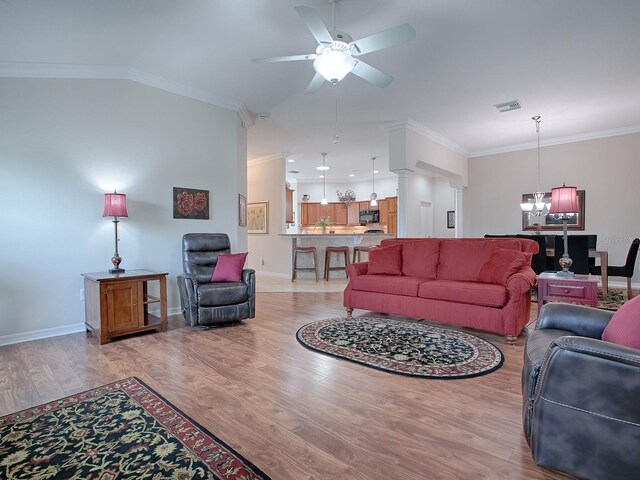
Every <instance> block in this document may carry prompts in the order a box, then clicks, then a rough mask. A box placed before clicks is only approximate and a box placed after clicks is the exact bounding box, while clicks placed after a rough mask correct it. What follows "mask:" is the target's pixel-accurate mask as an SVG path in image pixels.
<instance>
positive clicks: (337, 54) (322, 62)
mask: <svg viewBox="0 0 640 480" xmlns="http://www.w3.org/2000/svg"><path fill="white" fill-rule="evenodd" d="M355 65H356V59H355V58H353V57H352V56H351V55H350V54H349V53H348V52H345V51H343V50H329V51H326V52H324V53H322V54H320V55H318V57H317V58H316V59H315V60H314V61H313V68H314V69H315V71H316V72H318V73H319V74H320V75H322V76H323V77H324V78H325V79H326V80H328V81H329V82H334V83H335V82H339V81H340V80H342V79H343V78H344V77H345V75H346V74H347V73H349V72H350V71H351V70H353V67H354V66H355Z"/></svg>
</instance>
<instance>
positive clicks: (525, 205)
mask: <svg viewBox="0 0 640 480" xmlns="http://www.w3.org/2000/svg"><path fill="white" fill-rule="evenodd" d="M531 120H533V121H534V122H536V133H537V134H538V190H537V191H536V192H535V193H534V194H533V201H530V200H529V199H527V200H526V201H525V199H524V198H523V200H522V203H521V204H520V209H521V210H522V214H523V215H525V216H527V215H528V216H531V217H534V218H535V217H538V218H539V217H544V216H545V215H546V214H547V213H548V212H549V207H550V206H551V204H550V203H549V202H546V201H545V199H548V198H546V194H545V192H543V191H542V190H541V189H540V115H536V116H535V117H531ZM534 223H538V224H540V221H539V219H536V220H535V222H534Z"/></svg>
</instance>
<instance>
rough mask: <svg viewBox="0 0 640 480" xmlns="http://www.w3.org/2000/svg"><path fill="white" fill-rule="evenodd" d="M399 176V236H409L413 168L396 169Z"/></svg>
mask: <svg viewBox="0 0 640 480" xmlns="http://www.w3.org/2000/svg"><path fill="white" fill-rule="evenodd" d="M393 173H395V174H396V175H397V176H398V237H406V236H407V225H408V216H409V215H408V211H409V174H411V173H412V172H411V170H409V169H401V170H395V171H394V172H393Z"/></svg>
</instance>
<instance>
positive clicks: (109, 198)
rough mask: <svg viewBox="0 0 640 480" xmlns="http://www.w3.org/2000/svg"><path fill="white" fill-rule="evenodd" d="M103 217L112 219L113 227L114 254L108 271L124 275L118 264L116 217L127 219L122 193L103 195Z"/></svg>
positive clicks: (125, 199) (125, 201)
mask: <svg viewBox="0 0 640 480" xmlns="http://www.w3.org/2000/svg"><path fill="white" fill-rule="evenodd" d="M102 216H103V217H113V225H114V227H115V237H114V238H115V247H116V253H114V254H113V257H112V258H111V263H112V264H113V268H112V269H110V270H109V273H124V268H120V262H122V258H121V257H120V255H118V222H119V220H118V217H128V216H129V215H128V214H127V196H126V195H125V194H124V193H117V192H116V191H115V190H114V191H113V193H105V194H104V212H103V213H102Z"/></svg>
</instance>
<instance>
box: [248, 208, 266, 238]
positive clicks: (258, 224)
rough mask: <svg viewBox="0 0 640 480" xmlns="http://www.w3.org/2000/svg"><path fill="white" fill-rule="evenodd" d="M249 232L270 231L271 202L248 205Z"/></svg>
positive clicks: (260, 232) (262, 232)
mask: <svg viewBox="0 0 640 480" xmlns="http://www.w3.org/2000/svg"><path fill="white" fill-rule="evenodd" d="M247 233H258V234H265V233H269V202H256V203H250V204H249V205H247Z"/></svg>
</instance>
